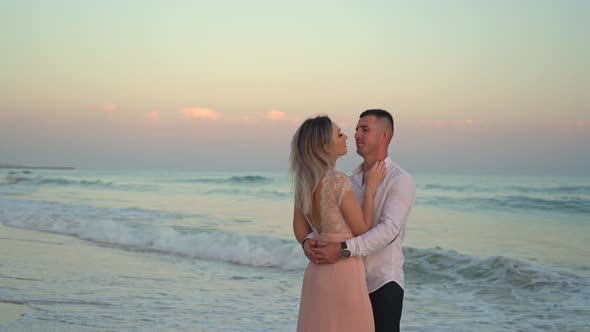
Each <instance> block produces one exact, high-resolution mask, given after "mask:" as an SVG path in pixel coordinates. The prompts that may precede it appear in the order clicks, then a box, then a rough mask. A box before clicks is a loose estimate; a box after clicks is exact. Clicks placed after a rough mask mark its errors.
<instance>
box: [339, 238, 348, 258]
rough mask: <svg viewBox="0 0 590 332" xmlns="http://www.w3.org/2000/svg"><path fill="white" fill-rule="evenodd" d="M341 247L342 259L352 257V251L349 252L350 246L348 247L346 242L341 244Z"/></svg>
mask: <svg viewBox="0 0 590 332" xmlns="http://www.w3.org/2000/svg"><path fill="white" fill-rule="evenodd" d="M340 247H341V248H342V250H340V257H342V258H348V257H350V250H348V246H347V245H346V241H342V242H340Z"/></svg>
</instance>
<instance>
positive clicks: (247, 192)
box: [203, 188, 293, 199]
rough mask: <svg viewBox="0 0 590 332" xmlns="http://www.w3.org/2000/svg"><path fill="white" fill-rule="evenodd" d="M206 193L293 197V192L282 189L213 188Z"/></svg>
mask: <svg viewBox="0 0 590 332" xmlns="http://www.w3.org/2000/svg"><path fill="white" fill-rule="evenodd" d="M203 194H204V195H223V196H247V197H255V198H281V199H285V198H291V197H293V193H292V192H287V191H280V190H247V189H237V188H234V189H211V190H206V191H204V192H203Z"/></svg>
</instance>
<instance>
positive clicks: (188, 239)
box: [0, 199, 305, 270]
mask: <svg viewBox="0 0 590 332" xmlns="http://www.w3.org/2000/svg"><path fill="white" fill-rule="evenodd" d="M200 217H201V218H204V216H200ZM148 218H149V219H148ZM163 218H168V219H180V218H183V215H182V214H175V213H170V212H165V211H152V210H143V209H113V208H97V207H89V206H83V205H63V204H59V203H51V202H42V201H28V200H12V199H6V200H0V223H2V224H4V225H6V226H12V227H18V228H25V229H30V230H36V231H43V232H52V233H58V234H65V235H71V236H75V237H78V238H80V239H84V240H87V241H91V242H95V243H98V244H108V245H112V246H117V247H121V248H123V249H132V250H142V251H156V252H160V253H164V254H174V255H183V256H188V257H192V258H198V259H207V260H218V261H225V262H230V263H236V264H244V265H252V266H261V267H275V268H281V269H287V270H289V269H300V268H303V267H304V266H305V257H304V256H303V255H301V247H300V246H299V245H296V243H295V242H294V241H290V240H284V239H279V238H274V237H271V236H266V235H243V234H238V233H231V232H224V231H221V230H216V229H210V228H209V229H198V228H189V227H180V226H176V225H170V224H158V223H145V221H146V219H147V220H150V219H152V220H154V219H158V220H159V219H163Z"/></svg>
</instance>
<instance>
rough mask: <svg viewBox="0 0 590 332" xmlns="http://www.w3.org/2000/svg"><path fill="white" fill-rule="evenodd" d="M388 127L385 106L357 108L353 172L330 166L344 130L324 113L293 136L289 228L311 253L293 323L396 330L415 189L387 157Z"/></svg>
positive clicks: (342, 146) (306, 327) (341, 150)
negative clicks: (356, 159)
mask: <svg viewBox="0 0 590 332" xmlns="http://www.w3.org/2000/svg"><path fill="white" fill-rule="evenodd" d="M393 132H394V124H393V117H392V116H391V114H389V113H388V112H387V111H384V110H379V109H372V110H367V111H365V112H363V113H362V114H361V115H360V118H359V120H358V124H357V127H356V133H355V135H354V136H355V142H356V148H357V153H358V154H359V155H360V156H361V157H362V158H363V163H362V164H361V165H359V166H358V167H357V168H356V169H355V170H354V172H353V174H352V175H351V176H350V177H349V176H347V175H346V174H344V173H342V172H338V171H336V170H335V167H336V161H337V159H338V158H339V157H340V156H343V155H345V154H346V153H347V147H346V139H347V136H346V135H345V134H344V133H342V132H341V130H340V128H339V127H338V125H337V124H336V123H334V122H332V121H331V119H330V118H329V117H327V116H318V117H315V118H311V119H307V120H306V121H305V122H303V124H301V126H300V127H299V129H298V130H297V132H296V133H295V135H294V137H293V141H292V143H291V171H292V172H293V178H294V181H295V208H294V214H293V231H294V233H295V237H296V238H297V241H299V242H300V243H301V245H302V247H303V250H304V252H305V255H306V256H307V258H309V264H308V265H307V268H306V270H305V273H304V277H303V289H302V292H301V302H300V306H299V319H298V322H297V331H360V332H365V331H378V332H381V331H399V325H400V318H401V313H402V303H403V296H404V291H403V288H404V273H403V264H404V255H403V252H402V243H403V240H404V236H405V225H406V223H407V218H408V215H409V213H410V210H411V207H412V204H413V203H414V200H415V197H416V190H415V186H414V182H413V180H412V177H411V176H410V175H409V174H408V173H407V172H406V171H404V170H403V169H402V168H400V167H399V166H398V165H397V164H395V163H394V162H393V161H392V160H391V159H390V158H389V157H388V147H389V144H390V142H391V139H392V137H393Z"/></svg>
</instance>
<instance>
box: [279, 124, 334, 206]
mask: <svg viewBox="0 0 590 332" xmlns="http://www.w3.org/2000/svg"><path fill="white" fill-rule="evenodd" d="M331 143H332V120H330V118H329V117H328V116H326V115H320V116H317V117H315V118H310V119H307V120H305V121H304V122H303V123H302V124H301V126H299V128H298V129H297V131H296V132H295V135H294V136H293V140H292V141H291V157H290V162H291V167H290V168H291V173H292V176H293V183H294V188H295V206H296V207H298V208H300V209H301V211H302V212H303V214H306V215H307V214H309V213H310V212H311V207H312V193H313V192H314V190H315V188H316V187H317V185H318V183H319V181H320V179H321V178H322V177H323V176H324V175H325V174H326V172H327V171H328V170H329V169H331V168H334V165H333V163H332V161H331V160H330V158H329V156H328V153H327V151H326V149H325V145H327V144H331Z"/></svg>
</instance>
